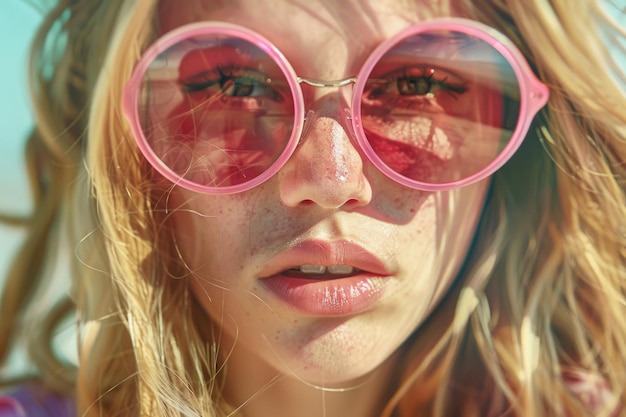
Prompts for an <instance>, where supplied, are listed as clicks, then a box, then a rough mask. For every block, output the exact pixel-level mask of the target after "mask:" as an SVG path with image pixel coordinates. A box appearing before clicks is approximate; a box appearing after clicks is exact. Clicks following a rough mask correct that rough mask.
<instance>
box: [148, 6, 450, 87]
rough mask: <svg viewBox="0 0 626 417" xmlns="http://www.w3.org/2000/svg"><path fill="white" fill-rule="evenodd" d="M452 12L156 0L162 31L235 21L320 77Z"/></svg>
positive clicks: (344, 69) (343, 71)
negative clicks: (415, 26)
mask: <svg viewBox="0 0 626 417" xmlns="http://www.w3.org/2000/svg"><path fill="white" fill-rule="evenodd" d="M181 5H184V6H183V7H181ZM450 15H458V14H455V13H454V12H453V11H452V10H451V5H450V0H341V1H337V0H267V1H259V0H215V1H211V0H186V1H185V2H184V3H183V2H180V1H178V0H161V1H160V2H159V21H160V31H161V32H162V33H165V32H168V31H170V30H172V29H175V28H177V27H179V26H182V25H184V24H187V23H193V22H198V21H208V20H214V21H223V22H229V23H235V24H239V25H242V26H245V27H247V28H249V29H252V30H254V31H256V32H258V33H260V34H261V35H263V36H265V37H266V38H268V39H269V40H270V41H271V42H272V43H274V44H275V45H276V46H277V47H278V48H279V49H280V50H281V51H282V52H283V54H285V56H287V58H288V59H289V60H290V62H291V64H292V65H293V66H294V67H295V68H296V70H298V71H299V72H302V71H304V73H302V74H301V75H305V76H318V77H323V78H328V77H330V78H336V77H337V78H338V77H342V76H345V75H347V73H350V72H353V71H354V68H353V67H352V64H353V63H355V62H358V61H361V60H363V59H364V57H365V56H366V55H367V54H369V53H370V52H371V51H372V50H373V49H374V48H375V47H376V46H377V45H378V44H379V43H380V42H381V41H382V40H384V39H386V38H388V37H390V36H392V35H394V34H395V33H397V32H399V31H401V30H402V29H404V28H406V27H407V26H410V25H411V24H414V23H417V22H420V21H424V20H427V19H429V18H432V17H441V16H450ZM331 62H332V63H333V65H329V63H331ZM357 65H358V64H357Z"/></svg>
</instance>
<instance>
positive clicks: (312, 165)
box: [279, 92, 372, 209]
mask: <svg viewBox="0 0 626 417" xmlns="http://www.w3.org/2000/svg"><path fill="white" fill-rule="evenodd" d="M346 108H347V103H346V101H345V99H344V98H343V97H342V96H341V95H340V94H339V93H338V92H334V93H327V94H325V95H324V96H322V97H320V98H318V99H317V100H315V101H314V103H313V104H312V106H310V111H309V114H310V115H312V116H308V117H307V120H306V122H305V126H304V133H303V136H302V138H301V140H300V144H299V145H298V148H297V149H296V151H295V152H294V154H293V155H292V156H291V158H290V159H289V161H288V162H287V164H286V165H285V166H284V167H283V169H282V170H281V172H280V173H279V181H280V197H281V199H282V201H283V203H284V204H286V205H287V206H289V207H297V206H299V205H302V204H311V203H312V204H316V205H318V206H320V207H323V208H326V209H334V208H339V207H342V206H350V207H356V206H363V205H367V204H369V203H370V201H371V199H372V187H371V184H370V181H369V180H368V178H367V177H366V175H365V172H364V162H363V158H364V157H363V156H362V155H361V154H360V153H359V151H358V150H357V148H356V145H355V143H354V141H353V140H351V135H352V134H351V133H350V132H351V131H352V129H351V128H350V123H349V121H348V118H347V115H346V112H345V110H344V109H346Z"/></svg>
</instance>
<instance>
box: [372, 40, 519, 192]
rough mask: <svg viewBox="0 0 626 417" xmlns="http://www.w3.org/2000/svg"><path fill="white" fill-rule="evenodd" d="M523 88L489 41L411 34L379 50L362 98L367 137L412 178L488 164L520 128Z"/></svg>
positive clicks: (455, 175)
mask: <svg viewBox="0 0 626 417" xmlns="http://www.w3.org/2000/svg"><path fill="white" fill-rule="evenodd" d="M519 111H520V88H519V84H518V81H517V77H516V75H515V72H514V70H513V68H512V67H511V65H510V64H509V63H508V61H507V60H506V59H505V58H504V57H503V56H502V55H501V54H500V53H499V52H498V51H497V50H496V49H494V48H493V47H492V46H491V45H490V44H489V43H487V42H486V41H484V40H481V39H479V38H477V37H473V36H470V35H468V34H465V33H461V32H454V31H433V32H427V33H419V34H414V35H411V36H409V37H408V38H405V39H403V40H402V41H400V42H398V43H396V44H395V45H394V46H393V47H392V48H391V49H390V50H388V51H387V52H386V53H385V54H383V55H382V57H381V58H380V60H379V61H378V62H377V64H376V65H375V66H374V67H373V69H372V71H371V73H370V75H369V78H368V80H367V82H366V84H365V87H364V90H363V94H362V98H361V119H362V126H363V130H364V133H365V136H366V138H367V140H368V142H369V144H370V146H371V147H372V149H373V151H374V152H375V153H376V154H377V155H378V157H379V158H380V159H381V160H382V162H383V163H384V164H385V165H387V167H389V168H390V169H391V170H393V171H395V172H396V173H398V174H400V175H402V176H404V177H406V178H408V179H410V180H413V181H418V182H422V183H430V184H444V183H451V182H455V181H459V180H462V179H465V178H468V177H470V176H472V175H474V174H476V173H478V172H480V171H482V170H483V169H485V168H486V167H488V166H489V165H490V164H491V163H492V162H494V160H496V159H497V158H498V155H499V154H500V153H501V151H502V150H503V149H504V148H505V147H506V145H507V144H508V142H509V140H510V139H511V137H512V134H513V132H514V130H515V128H516V126H517V122H518V119H519Z"/></svg>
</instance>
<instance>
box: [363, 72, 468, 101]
mask: <svg viewBox="0 0 626 417" xmlns="http://www.w3.org/2000/svg"><path fill="white" fill-rule="evenodd" d="M466 84H467V83H466V82H465V81H464V80H463V79H461V78H460V77H458V76H456V75H454V74H453V73H451V72H450V71H448V70H444V69H438V68H435V67H430V66H421V67H405V68H401V69H399V70H396V71H393V72H390V73H387V74H385V75H384V76H382V77H380V78H375V79H372V80H370V91H369V94H368V95H369V97H370V98H379V97H381V96H385V95H394V94H397V95H401V96H405V97H407V98H408V97H416V98H421V97H426V98H432V97H434V96H435V95H436V94H437V93H446V94H450V95H452V96H453V97H456V96H458V95H461V94H464V93H465V92H466V91H467V87H466Z"/></svg>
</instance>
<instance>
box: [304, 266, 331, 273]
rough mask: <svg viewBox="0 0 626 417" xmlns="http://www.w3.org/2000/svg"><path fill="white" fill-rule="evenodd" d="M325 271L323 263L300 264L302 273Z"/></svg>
mask: <svg viewBox="0 0 626 417" xmlns="http://www.w3.org/2000/svg"><path fill="white" fill-rule="evenodd" d="M325 271H326V267H325V266H323V265H302V266H301V267H300V272H302V273H303V274H323V273H324V272H325Z"/></svg>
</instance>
